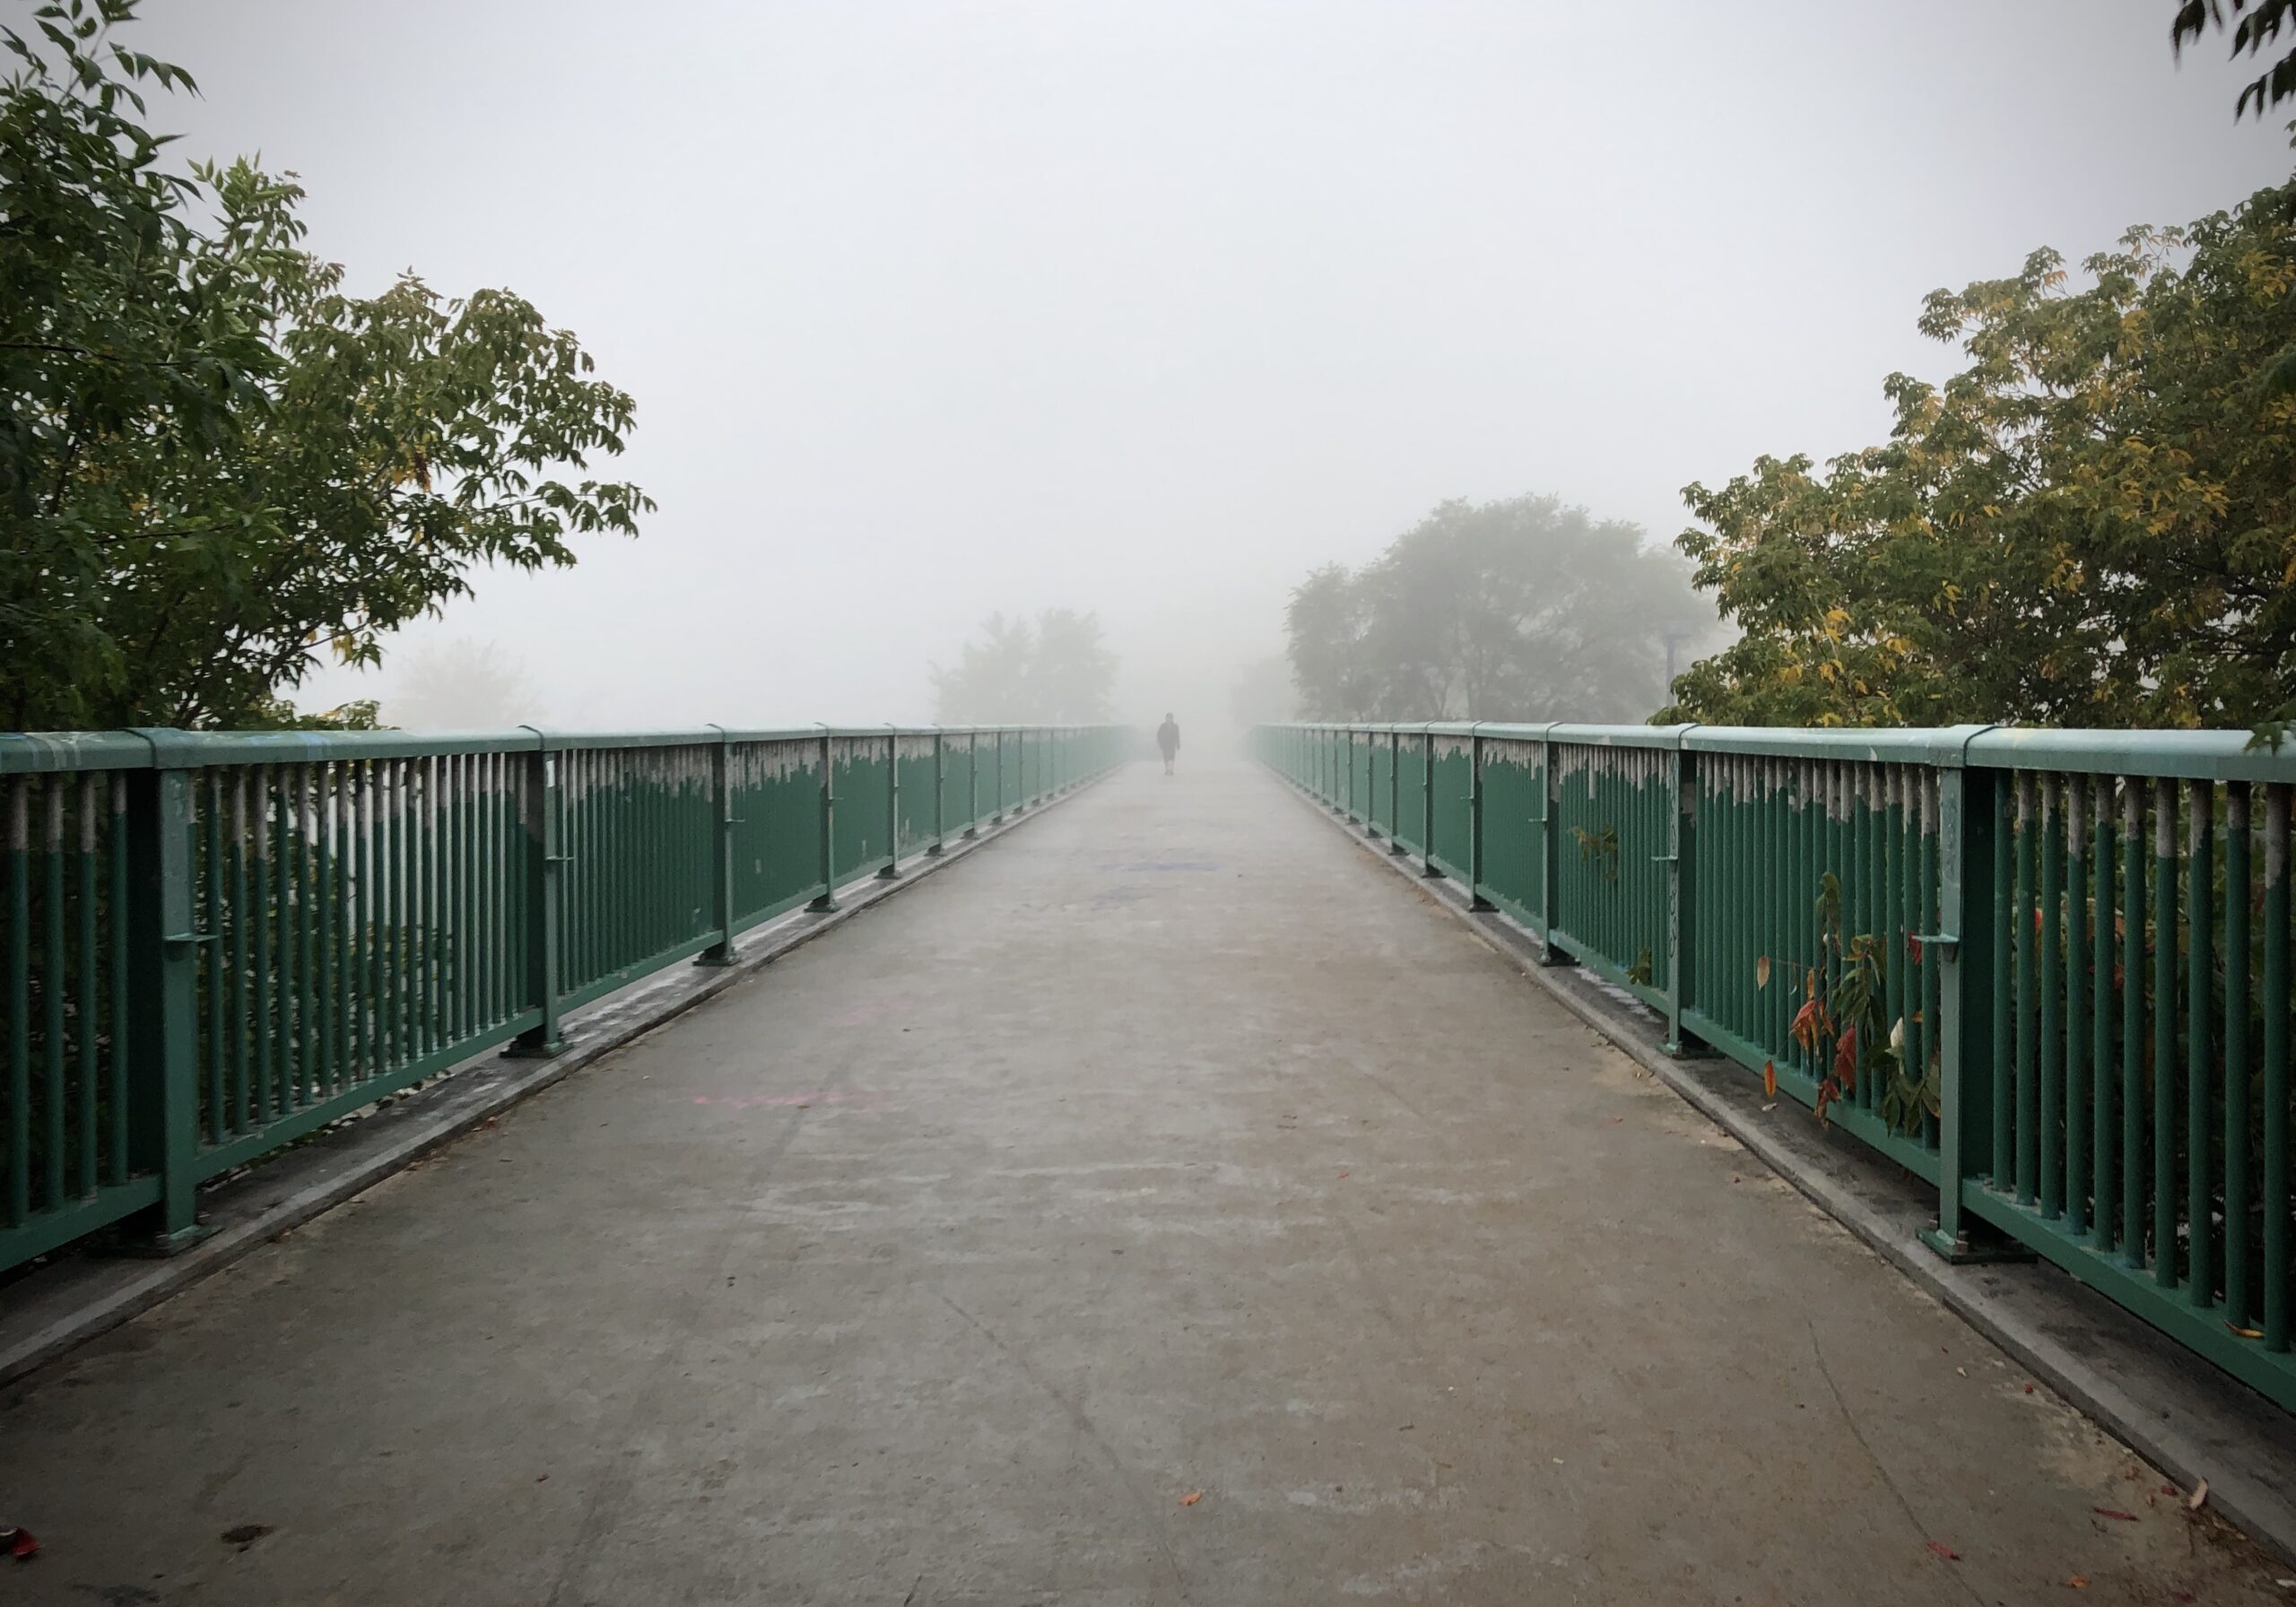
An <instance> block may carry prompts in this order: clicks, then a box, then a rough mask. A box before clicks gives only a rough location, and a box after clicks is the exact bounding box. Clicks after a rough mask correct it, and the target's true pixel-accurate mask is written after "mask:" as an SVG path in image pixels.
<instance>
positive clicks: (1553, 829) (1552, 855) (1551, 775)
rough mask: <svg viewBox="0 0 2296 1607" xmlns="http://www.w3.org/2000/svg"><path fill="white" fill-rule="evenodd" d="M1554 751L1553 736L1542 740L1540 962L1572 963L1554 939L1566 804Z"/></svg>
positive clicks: (1560, 884)
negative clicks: (1562, 809) (1562, 812)
mask: <svg viewBox="0 0 2296 1607" xmlns="http://www.w3.org/2000/svg"><path fill="white" fill-rule="evenodd" d="M1550 730H1552V727H1550ZM1554 751H1555V743H1554V741H1553V739H1552V736H1543V737H1541V738H1540V739H1539V822H1538V823H1539V963H1540V964H1541V965H1569V964H1570V963H1571V960H1570V955H1568V954H1565V953H1564V952H1563V951H1561V949H1559V948H1557V947H1556V946H1555V942H1554V931H1555V928H1556V926H1558V925H1561V923H1560V922H1558V921H1557V920H1556V919H1555V911H1556V909H1557V908H1559V907H1560V905H1561V900H1562V853H1561V842H1562V832H1561V825H1560V822H1559V821H1557V819H1556V816H1557V814H1558V813H1559V812H1560V807H1561V803H1562V783H1561V777H1558V776H1557V775H1556V773H1555V763H1554Z"/></svg>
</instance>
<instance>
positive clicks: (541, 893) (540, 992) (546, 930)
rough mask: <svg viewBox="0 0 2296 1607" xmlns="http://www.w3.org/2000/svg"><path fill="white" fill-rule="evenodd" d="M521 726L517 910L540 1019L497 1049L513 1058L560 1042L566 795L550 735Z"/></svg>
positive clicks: (539, 1054)
mask: <svg viewBox="0 0 2296 1607" xmlns="http://www.w3.org/2000/svg"><path fill="white" fill-rule="evenodd" d="M525 729H526V730H528V731H533V732H534V734H535V745H534V747H533V749H532V751H528V752H526V753H525V754H522V755H521V756H520V757H521V758H522V759H523V760H525V762H526V810H525V821H524V824H525V827H526V886H527V888H528V889H529V892H528V895H527V900H526V909H525V910H524V911H523V912H522V913H523V915H524V916H525V919H526V998H527V1000H528V1002H529V1003H531V1004H532V1006H533V1007H534V1008H535V1009H538V1010H540V1011H541V1012H542V1020H541V1021H538V1022H536V1023H535V1025H534V1026H532V1027H529V1028H527V1029H526V1031H524V1032H521V1033H520V1034H519V1035H518V1036H517V1038H513V1039H511V1041H510V1046H509V1047H508V1048H507V1049H505V1050H503V1053H504V1054H505V1055H510V1056H512V1057H513V1058H518V1059H526V1058H533V1059H547V1058H548V1057H549V1056H551V1055H556V1054H558V1053H560V1052H561V1050H563V1049H564V1048H565V1047H566V1038H565V1034H564V1032H563V1031H562V1030H561V1027H560V1022H559V1015H558V999H559V994H560V988H559V919H558V911H559V905H560V901H561V899H563V897H564V896H565V886H564V874H565V869H566V860H567V855H566V851H565V849H564V847H562V846H561V845H562V844H563V842H564V840H565V831H566V798H565V789H564V783H563V780H562V778H561V776H560V774H559V763H558V761H559V755H558V754H557V752H556V751H553V750H552V746H551V739H550V738H548V737H547V736H544V734H542V732H541V731H539V730H536V729H535V727H534V726H532V725H528V726H526V727H525Z"/></svg>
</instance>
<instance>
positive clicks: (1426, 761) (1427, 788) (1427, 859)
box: [1419, 725, 1442, 879]
mask: <svg viewBox="0 0 2296 1607" xmlns="http://www.w3.org/2000/svg"><path fill="white" fill-rule="evenodd" d="M1419 834H1420V837H1421V838H1422V844H1421V850H1422V851H1421V853H1420V856H1419V873H1420V874H1421V875H1422V876H1425V877H1429V878H1430V879H1432V878H1434V877H1437V876H1440V875H1441V874H1442V872H1440V871H1439V870H1437V869H1436V868H1435V728H1434V727H1433V726H1432V725H1422V726H1421V727H1420V728H1419Z"/></svg>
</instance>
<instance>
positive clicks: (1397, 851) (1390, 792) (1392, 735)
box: [1387, 726, 1411, 856]
mask: <svg viewBox="0 0 2296 1607" xmlns="http://www.w3.org/2000/svg"><path fill="white" fill-rule="evenodd" d="M1387 852H1388V853H1390V854H1393V855H1396V856H1407V855H1409V854H1410V852H1411V850H1410V849H1409V848H1407V847H1405V846H1404V840H1403V733H1402V732H1401V731H1398V730H1396V729H1395V728H1394V727H1392V726H1390V727H1389V728H1388V730H1387Z"/></svg>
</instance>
